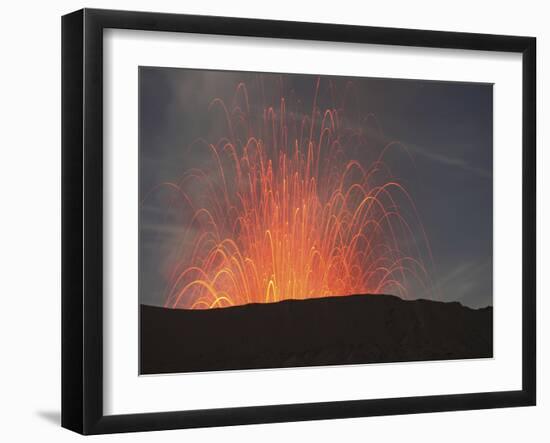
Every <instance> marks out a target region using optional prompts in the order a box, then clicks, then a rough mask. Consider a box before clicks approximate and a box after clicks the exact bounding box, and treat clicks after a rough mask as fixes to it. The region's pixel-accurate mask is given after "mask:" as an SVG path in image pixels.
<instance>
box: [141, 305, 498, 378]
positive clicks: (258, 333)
mask: <svg viewBox="0 0 550 443" xmlns="http://www.w3.org/2000/svg"><path fill="white" fill-rule="evenodd" d="M492 356H493V308H492V307H486V308H482V309H471V308H468V307H465V306H462V305H461V304H460V303H458V302H449V303H443V302H436V301H431V300H423V299H419V300H411V301H405V300H402V299H400V298H398V297H394V296H391V295H353V296H343V297H326V298H316V299H309V300H284V301H281V302H278V303H254V304H248V305H243V306H233V307H228V308H218V309H207V310H188V309H168V308H160V307H153V306H146V305H141V309H140V373H141V374H159V373H174V372H198V371H218V370H232V369H263V368H281V367H300V366H326V365H343V364H362V363H389V362H403V361H418V360H450V359H467V358H490V357H492Z"/></svg>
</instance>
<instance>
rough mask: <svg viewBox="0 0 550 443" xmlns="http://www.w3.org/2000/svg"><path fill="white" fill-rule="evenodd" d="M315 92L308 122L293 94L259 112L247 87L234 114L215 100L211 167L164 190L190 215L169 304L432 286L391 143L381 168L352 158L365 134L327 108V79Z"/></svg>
mask: <svg viewBox="0 0 550 443" xmlns="http://www.w3.org/2000/svg"><path fill="white" fill-rule="evenodd" d="M313 86H316V88H315V91H316V92H315V99H314V101H313V105H312V109H311V113H310V114H309V115H300V114H299V113H298V112H291V111H289V110H287V108H286V107H287V100H286V99H285V97H282V98H280V102H279V103H278V104H277V106H263V107H261V108H260V110H259V111H256V112H260V113H261V115H254V116H251V112H252V110H251V107H250V105H249V101H248V93H247V89H246V87H245V85H244V84H242V83H241V84H239V85H238V87H237V89H236V92H235V99H234V101H233V105H232V106H231V107H227V106H226V105H225V104H224V103H223V101H221V100H220V99H214V100H213V101H212V103H211V105H210V110H209V115H210V116H211V117H212V118H214V117H213V115H220V113H221V114H222V115H223V116H224V123H223V126H224V127H225V128H226V136H224V137H221V138H219V139H217V140H215V141H214V142H210V141H205V140H200V141H197V142H195V143H194V144H193V147H192V149H199V150H201V153H202V154H201V155H203V156H204V150H207V151H208V158H209V159H210V161H209V163H208V164H209V166H208V167H207V168H200V169H198V168H197V169H189V170H187V171H186V172H185V173H184V175H183V176H182V178H181V180H179V181H178V182H173V183H163V184H162V186H163V187H168V188H169V189H172V190H173V192H174V194H175V195H176V196H177V198H178V199H179V204H181V205H183V207H185V210H186V211H187V213H188V214H190V215H191V217H189V220H188V221H187V224H186V226H182V228H184V229H183V231H182V232H184V234H183V236H182V237H180V238H179V239H178V241H177V243H175V248H176V249H177V253H176V254H175V257H176V258H175V259H174V262H173V264H172V266H171V273H170V279H169V283H168V286H167V293H166V303H165V305H166V306H167V307H173V308H188V309H189V308H190V309H207V308H215V307H225V306H230V305H240V304H246V303H258V302H260V303H265V302H276V301H279V300H283V299H289V298H292V299H306V298H317V297H324V296H335V295H350V294H378V293H393V294H396V295H399V296H401V297H402V298H407V297H410V296H411V294H410V293H409V291H410V288H411V285H412V286H414V287H415V288H419V287H420V288H425V290H426V291H429V290H430V288H431V282H430V277H429V274H428V272H427V270H426V267H425V265H424V261H423V259H422V257H423V256H424V257H428V258H429V255H430V254H429V246H428V242H427V239H426V235H425V233H424V230H423V228H422V225H421V223H420V220H419V218H418V215H417V212H416V208H415V206H414V203H413V201H412V199H411V197H410V195H409V194H408V192H407V191H406V189H405V188H404V187H403V186H402V185H401V184H400V183H399V181H398V180H397V179H396V178H395V177H393V176H392V173H391V171H390V169H389V168H388V167H387V165H386V164H385V163H384V161H383V157H384V153H385V152H386V151H387V150H388V149H390V148H391V147H392V145H391V144H390V145H388V146H386V148H384V149H383V150H382V153H381V154H380V155H379V156H378V157H377V159H376V160H374V161H371V162H370V164H363V163H361V161H359V160H357V159H354V158H350V153H352V152H358V148H359V151H360V149H368V147H366V145H365V142H364V134H365V130H364V129H362V128H355V129H353V128H351V127H350V126H349V125H346V123H345V121H344V120H345V119H344V118H343V116H342V114H343V112H342V110H341V109H339V108H336V107H333V108H327V109H319V108H318V105H317V104H316V103H317V101H318V99H317V97H318V91H319V80H318V81H317V83H316V85H315V84H314V85H313ZM400 149H402V148H400ZM375 158H376V157H375ZM404 209H405V210H404ZM404 214H406V216H405V215H404ZM425 251H428V253H427V254H426V252H425Z"/></svg>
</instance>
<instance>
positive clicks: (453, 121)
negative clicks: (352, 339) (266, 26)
mask: <svg viewBox="0 0 550 443" xmlns="http://www.w3.org/2000/svg"><path fill="white" fill-rule="evenodd" d="M139 76H140V81H139V100H140V109H139V131H140V133H139V144H140V146H139V149H140V168H139V194H140V197H139V198H140V202H141V204H140V214H139V215H140V237H139V240H140V244H139V252H140V258H139V265H140V272H139V275H140V281H139V285H140V302H141V303H144V304H151V305H162V304H163V302H164V291H165V286H166V266H167V262H169V260H170V255H171V251H170V248H171V238H173V236H174V234H175V233H176V232H178V227H177V226H175V224H174V222H173V221H172V220H171V218H170V217H169V216H167V215H166V213H165V212H166V211H165V210H163V208H165V206H166V201H165V200H162V196H157V195H156V194H155V193H151V190H152V189H154V188H155V186H156V185H158V184H159V183H162V182H166V181H176V180H177V179H178V178H179V177H180V176H181V174H182V172H183V171H185V170H186V168H187V167H189V164H190V162H194V161H195V160H196V159H192V161H191V160H190V158H189V157H188V155H189V154H188V152H189V151H188V150H187V147H188V146H189V144H190V143H191V142H193V141H194V140H195V139H197V138H198V137H206V138H209V136H215V135H217V130H218V129H217V128H216V123H215V122H214V121H213V119H211V118H210V117H209V116H210V114H209V113H208V106H209V103H210V102H211V100H212V99H213V98H215V97H220V98H222V99H223V100H224V101H226V102H227V103H231V100H232V97H233V95H234V92H235V88H236V86H237V84H238V83H239V82H240V81H244V82H245V83H246V85H247V87H248V89H249V97H250V104H251V111H252V112H254V111H256V112H261V110H262V109H263V106H264V104H266V103H268V104H272V105H275V106H276V105H278V97H280V95H281V92H282V93H284V94H285V95H286V96H289V97H292V98H293V100H294V101H295V102H296V103H298V105H297V106H298V107H301V108H302V109H303V110H304V112H307V111H310V110H311V106H312V101H313V96H314V90H315V84H316V81H317V77H316V76H310V75H297V74H283V75H275V74H263V75H259V74H256V73H243V72H226V71H202V70H189V69H171V68H149V67H141V68H140V71H139ZM350 81H351V83H352V84H353V88H352V90H350V91H351V93H348V94H347V95H346V94H345V91H346V84H348V83H349V82H350ZM331 83H332V86H333V88H332V89H331V88H330V87H329V84H331ZM334 97H336V98H334ZM335 100H336V102H338V103H342V102H345V105H346V108H348V109H350V110H351V111H353V113H355V114H356V115H358V116H365V115H369V116H371V117H370V118H369V119H367V120H360V119H359V118H358V120H357V122H355V123H356V124H362V125H365V128H364V129H365V130H366V131H368V132H369V133H370V134H371V136H372V139H373V140H374V142H373V143H374V144H375V145H377V146H381V147H383V146H384V145H385V144H387V143H390V142H393V141H398V142H401V143H402V144H403V145H404V146H406V148H407V149H408V151H409V152H410V154H411V155H412V162H411V160H410V159H409V158H408V157H406V156H403V153H402V151H401V152H400V151H397V150H396V151H395V154H392V155H390V158H389V159H387V160H388V161H389V163H390V164H391V166H392V172H393V173H394V174H395V175H396V176H398V177H399V180H400V182H402V183H404V184H405V185H406V188H407V190H408V191H409V192H410V194H411V195H412V197H413V199H414V201H415V204H416V206H417V209H418V212H419V214H420V217H421V219H422V222H423V225H424V228H425V230H426V232H427V235H428V238H429V243H430V246H431V249H432V253H433V261H434V267H433V269H431V271H430V272H431V277H432V279H433V281H434V284H435V285H436V286H437V290H438V292H439V294H440V299H441V300H443V301H459V302H460V303H462V304H464V305H467V306H471V307H474V308H477V307H483V306H487V305H492V301H493V296H492V263H493V262H492V244H493V243H492V242H493V240H492V236H493V234H492V232H493V218H492V217H493V209H492V208H493V199H492V194H493V178H492V165H493V154H492V153H493V148H492V145H493V140H492V137H493V135H492V134H493V132H492V131H493V129H492V128H493V111H492V109H493V87H492V85H491V84H479V83H460V82H434V81H422V80H399V79H370V78H359V77H355V78H349V77H328V76H322V77H321V87H320V92H319V103H318V104H319V106H323V105H327V106H330V105H331V104H333V103H334V101H335ZM350 113H351V112H350ZM360 122H363V123H360ZM354 155H356V156H357V155H359V156H362V155H365V156H367V155H369V153H364V154H363V153H354ZM371 157H372V154H371ZM365 158H366V157H365ZM369 158H370V157H369ZM425 296H426V294H422V293H418V298H422V297H425Z"/></svg>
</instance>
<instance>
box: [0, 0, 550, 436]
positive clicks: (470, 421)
mask: <svg viewBox="0 0 550 443" xmlns="http://www.w3.org/2000/svg"><path fill="white" fill-rule="evenodd" d="M2 6H3V7H2V18H3V20H2V25H1V26H0V33H1V38H0V47H1V51H0V57H1V63H2V65H1V68H0V122H1V124H0V208H1V209H0V227H1V228H0V269H1V270H2V271H1V272H0V423H1V424H0V436H1V437H0V438H1V439H2V440H3V441H6V442H18V441H55V442H58V441H59V442H65V441H75V440H81V439H83V438H84V437H80V436H78V435H76V434H74V433H71V432H69V431H66V430H63V429H61V428H60V427H59V414H60V340H61V339H60V289H61V288H60V287H61V267H60V231H61V228H60V209H61V201H60V175H61V169H60V96H61V91H60V87H61V85H60V82H61V80H60V58H61V57H60V52H61V51H60V35H61V34H60V30H61V23H60V16H61V15H62V14H65V13H67V12H70V11H73V10H75V9H79V8H81V7H83V6H87V7H96V8H116V9H135V10H155V11H166V12H177V13H192V14H211V15H228V16H242V17H257V18H276V19H283V20H284V19H286V20H301V21H319V22H329V23H330V22H332V23H349V24H357V25H375V26H391V27H411V28H419V29H438V30H450V31H470V32H483V33H498V34H518V35H532V36H536V37H537V38H538V73H537V75H538V125H539V128H538V147H539V204H540V206H539V231H541V230H540V226H543V225H544V224H545V222H547V221H548V220H549V214H548V211H549V210H550V206H549V205H548V204H549V201H548V199H546V202H545V203H546V204H543V199H544V196H547V195H550V189H549V186H550V184H549V183H550V180H548V179H547V178H546V179H545V178H544V177H542V171H543V169H544V170H546V171H548V173H550V164H549V160H548V158H549V157H548V156H547V155H544V154H543V152H542V150H543V149H542V146H543V137H544V135H545V133H546V131H545V129H546V128H545V127H544V125H545V123H544V122H546V121H549V119H550V111H546V114H545V113H544V111H545V108H546V109H547V107H546V106H545V105H548V104H549V103H550V95H549V94H550V93H549V92H548V90H547V89H545V88H544V85H543V78H544V77H545V76H546V77H548V76H549V75H550V61H549V60H548V57H549V56H550V28H549V27H548V25H547V23H548V21H547V18H548V15H549V13H548V11H546V10H545V9H546V8H545V4H544V2H540V1H536V0H523V1H521V2H513V3H512V2H505V1H498V2H497V1H494V2H485V3H482V2H480V1H470V0H463V1H461V2H450V3H445V2H440V1H428V0H416V1H406V0H398V1H393V2H359V1H356V0H355V1H353V0H339V1H337V2H334V1H331V2H329V1H325V2H319V3H313V2H306V1H303V2H297V1H295V0H278V1H276V2H264V1H258V2H250V1H246V0H231V1H223V0H219V1H212V0H205V1H200V2H186V3H183V2H169V1H166V0H156V1H155V2H151V1H150V2H147V1H143V0H133V1H130V0H112V1H110V2H108V1H97V0H89V1H88V2H81V1H72V2H71V1H62V0H53V1H51V2H25V3H24V2H15V1H11V2H9V3H8V2H5V3H4V4H3V5H2ZM541 196H542V197H541ZM540 234H541V235H540V236H539V269H538V270H539V275H540V278H539V292H538V294H539V297H538V310H539V314H538V318H539V322H538V324H539V328H538V333H539V335H538V338H539V342H538V349H539V358H538V362H539V364H538V370H539V390H538V398H539V400H538V403H539V405H538V406H537V407H533V408H517V409H500V410H494V411H467V412H453V413H438V414H422V415H411V416H394V417H379V418H364V419H348V420H332V421H321V422H306V423H290V424H288V423H286V424H276V425H259V426H241V427H233V428H219V429H206V430H204V429H202V430H200V429H199V430H188V431H165V432H156V433H142V434H126V435H116V436H102V437H95V438H93V440H94V441H107V440H110V441H113V440H116V441H119V440H120V441H137V442H147V441H155V442H164V441H182V440H186V441H199V442H202V441H224V442H237V441H238V442H248V441H250V442H253V441H254V442H257V441H262V442H271V441H273V442H275V441H277V442H280V441H289V442H292V441H299V440H302V441H303V440H304V439H305V440H307V441H310V440H315V441H323V442H324V441H326V442H329V441H331V442H332V441H362V442H364V441H367V440H370V441H387V442H393V441H404V440H406V441H417V440H418V441H422V442H423V443H427V442H440V441H445V442H446V443H451V442H455V441H456V442H463V441H465V440H466V441H468V440H469V441H499V442H501V441H504V442H507V441H510V442H512V441H513V442H515V441H521V440H524V441H534V442H538V441H540V442H543V441H548V440H549V439H550V425H549V420H548V417H549V416H550V383H549V382H548V381H547V379H546V377H545V375H546V373H548V371H549V369H550V360H549V359H550V351H548V347H547V340H549V339H550V325H549V324H548V323H545V322H544V320H545V315H544V313H545V312H546V310H547V309H548V306H550V305H549V304H548V303H547V302H546V300H545V298H544V293H545V292H547V291H548V290H549V289H550V278H549V277H548V271H545V269H546V268H547V267H548V266H550V262H549V261H548V258H547V257H548V251H550V240H549V239H550V234H548V233H546V232H545V233H542V232H540ZM541 250H542V252H541ZM544 273H546V275H542V274H544Z"/></svg>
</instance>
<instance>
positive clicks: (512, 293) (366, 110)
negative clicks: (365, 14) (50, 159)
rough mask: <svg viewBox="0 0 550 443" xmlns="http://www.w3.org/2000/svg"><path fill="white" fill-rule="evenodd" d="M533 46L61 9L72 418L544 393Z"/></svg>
mask: <svg viewBox="0 0 550 443" xmlns="http://www.w3.org/2000/svg"><path fill="white" fill-rule="evenodd" d="M535 61H536V41H535V39H534V38H532V37H515V36H514V37H512V36H498V35H484V34H466V33H453V32H436V31H420V30H408V29H388V28H373V27H358V26H347V25H336V24H317V23H298V22H279V21H269V20H252V19H242V18H225V17H207V16H190V15H176V14H159V13H148V12H124V11H108V10H91V9H84V10H80V11H76V12H74V13H72V14H68V15H66V16H64V17H63V19H62V121H63V128H62V145H63V146H62V162H63V164H62V173H63V179H62V186H63V209H62V212H63V213H62V220H63V226H62V238H63V245H62V252H63V254H62V255H63V263H62V269H63V275H62V280H63V291H62V335H63V336H62V425H63V426H64V427H66V428H68V429H71V430H73V431H76V432H79V433H82V434H101V433H113V432H130V431H148V430H161V429H176V428H191V427H206V426H226V425H238V424H251V423H269V422H282V421H298V420H318V419H329V418H345V417H360V416H373V415H389V414H408V413H421V412H433V411H452V410H464V409H483V408H497V407H513V406H529V405H534V404H535V399H536V372H535V368H536V355H535V348H536V346H535V330H536V327H535V318H536V315H535V309H536V292H535V291H536V284H535V283H536V282H535V258H536V251H535V240H536V238H535V235H536V214H535V203H536V189H535V169H536V168H535V161H536V159H535V130H536V127H535V121H536V119H535V110H536V106H535V83H536V82H535V72H536V69H535Z"/></svg>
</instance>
